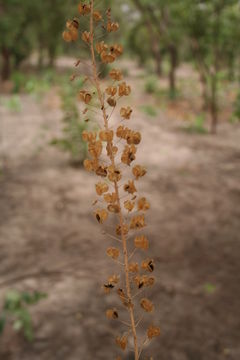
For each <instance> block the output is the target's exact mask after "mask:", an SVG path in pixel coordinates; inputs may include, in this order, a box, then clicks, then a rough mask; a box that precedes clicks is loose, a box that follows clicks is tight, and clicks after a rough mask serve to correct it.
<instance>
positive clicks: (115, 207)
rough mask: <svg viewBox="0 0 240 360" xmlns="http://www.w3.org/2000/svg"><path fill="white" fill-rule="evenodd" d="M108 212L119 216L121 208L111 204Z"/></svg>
mask: <svg viewBox="0 0 240 360" xmlns="http://www.w3.org/2000/svg"><path fill="white" fill-rule="evenodd" d="M108 211H110V212H112V213H115V214H118V213H119V212H120V207H119V205H117V204H114V205H112V204H110V205H108Z"/></svg>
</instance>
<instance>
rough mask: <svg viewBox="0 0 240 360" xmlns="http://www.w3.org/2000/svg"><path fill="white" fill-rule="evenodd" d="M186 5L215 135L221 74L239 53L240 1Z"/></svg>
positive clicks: (194, 49) (199, 1)
mask: <svg viewBox="0 0 240 360" xmlns="http://www.w3.org/2000/svg"><path fill="white" fill-rule="evenodd" d="M186 2H188V6H187V8H186V9H187V11H186V13H185V19H184V21H185V26H186V28H187V31H188V36H189V38H190V44H191V49H192V54H193V57H194V60H195V63H196V65H197V69H198V71H199V74H200V78H201V82H202V84H203V89H204V91H203V97H204V107H205V108H208V107H209V108H210V113H211V118H212V121H211V132H212V133H216V131H217V123H218V86H219V79H220V75H221V74H220V71H221V70H222V69H224V68H226V67H227V66H228V67H229V62H231V64H230V66H233V63H234V60H235V57H236V55H237V54H239V24H240V15H239V1H238V0H228V1H225V0H206V1H204V2H203V1H201V0H196V1H194V2H193V1H191V0H186ZM237 39H238V40H237ZM231 71H232V69H231Z"/></svg>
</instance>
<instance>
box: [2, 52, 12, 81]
mask: <svg viewBox="0 0 240 360" xmlns="http://www.w3.org/2000/svg"><path fill="white" fill-rule="evenodd" d="M10 60H11V54H10V51H9V50H8V49H7V48H5V47H4V48H2V71H1V78H2V80H3V81H6V80H9V78H10V75H11V61H10Z"/></svg>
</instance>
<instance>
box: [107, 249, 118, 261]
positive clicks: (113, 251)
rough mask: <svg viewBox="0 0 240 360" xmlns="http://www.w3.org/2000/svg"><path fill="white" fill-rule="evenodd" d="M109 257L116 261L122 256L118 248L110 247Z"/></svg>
mask: <svg viewBox="0 0 240 360" xmlns="http://www.w3.org/2000/svg"><path fill="white" fill-rule="evenodd" d="M107 255H108V256H109V257H111V258H112V259H114V260H116V259H117V258H118V257H119V255H120V251H119V249H117V248H114V247H110V248H108V249H107Z"/></svg>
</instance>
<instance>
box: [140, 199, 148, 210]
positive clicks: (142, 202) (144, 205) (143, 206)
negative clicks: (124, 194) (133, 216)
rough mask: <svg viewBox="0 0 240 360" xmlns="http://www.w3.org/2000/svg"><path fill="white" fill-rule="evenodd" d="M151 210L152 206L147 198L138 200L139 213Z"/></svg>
mask: <svg viewBox="0 0 240 360" xmlns="http://www.w3.org/2000/svg"><path fill="white" fill-rule="evenodd" d="M149 209H150V204H149V202H148V201H147V200H146V198H145V197H143V198H141V199H139V200H138V211H147V210H149Z"/></svg>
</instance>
